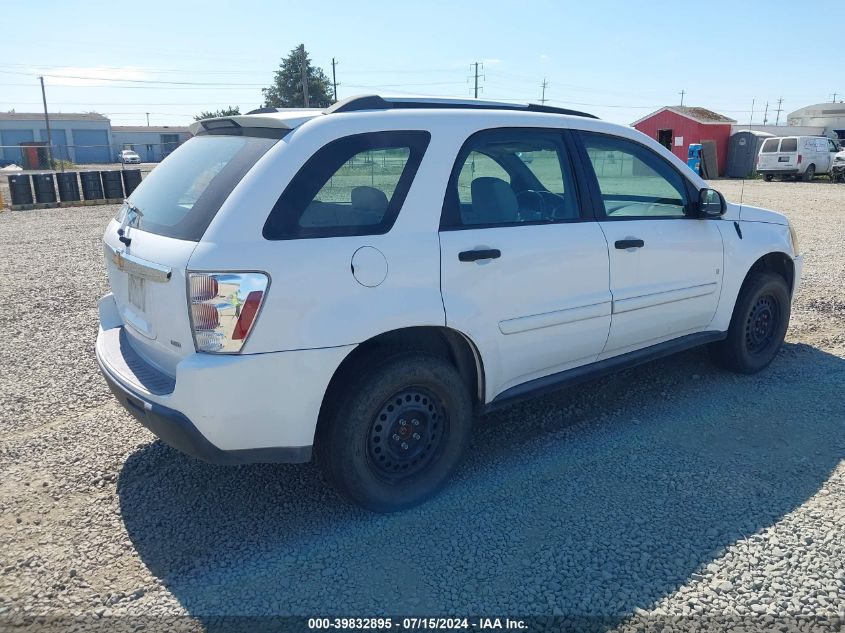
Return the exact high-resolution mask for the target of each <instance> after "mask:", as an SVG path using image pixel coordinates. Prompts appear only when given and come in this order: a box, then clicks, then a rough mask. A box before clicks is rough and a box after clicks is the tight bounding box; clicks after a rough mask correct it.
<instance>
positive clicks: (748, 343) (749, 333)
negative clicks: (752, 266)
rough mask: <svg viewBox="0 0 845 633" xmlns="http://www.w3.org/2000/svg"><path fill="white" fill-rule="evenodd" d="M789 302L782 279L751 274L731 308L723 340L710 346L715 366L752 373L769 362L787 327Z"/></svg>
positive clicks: (767, 275)
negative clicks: (732, 308)
mask: <svg viewBox="0 0 845 633" xmlns="http://www.w3.org/2000/svg"><path fill="white" fill-rule="evenodd" d="M790 303H791V301H790V295H789V287H788V286H787V284H786V280H784V278H783V277H781V276H780V275H776V274H774V273H751V274H750V275H749V277H748V278H747V279H746V280H745V283H744V284H743V287H742V290H741V291H740V296H739V297H738V299H737V302H736V305H735V306H734V312H733V316H732V317H731V325H730V327H729V328H728V332H727V336H726V338H725V340H724V341H720V342H719V343H716V344H715V345H713V346H712V350H713V352H714V355H715V358H716V360H717V361H718V362H719V364H721V365H722V366H724V367H726V368H728V369H731V370H733V371H737V372H740V373H743V374H753V373H755V372H758V371H760V370H761V369H763V368H764V367H766V366H767V365H768V364H769V363H771V362H772V360H773V359H774V358H775V356H777V353H778V352H779V351H780V348H781V346H782V345H783V339H784V337H785V336H786V330H787V328H788V327H789V313H790Z"/></svg>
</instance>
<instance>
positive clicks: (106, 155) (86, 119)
mask: <svg viewBox="0 0 845 633" xmlns="http://www.w3.org/2000/svg"><path fill="white" fill-rule="evenodd" d="M49 116H50V133H51V136H52V141H53V151H52V154H53V158H55V159H62V160H68V161H70V162H72V163H75V164H79V165H84V164H88V163H110V162H115V160H116V157H117V153H118V152H119V151H120V150H122V149H134V150H135V151H136V152H138V154H139V156H141V160H142V161H145V162H157V161H160V160H161V159H162V158H164V157H165V156H167V154H169V153H170V152H172V151H173V150H174V149H176V147H178V146H179V145H180V144H181V143H184V142H185V141H186V140H187V139H188V138H190V132H189V131H188V128H187V127H179V126H119V125H118V126H112V124H111V121H110V120H109V119H108V117H106V116H104V115H102V114H97V113H93V112H91V113H70V114H65V113H58V112H57V113H54V114H50V115H49ZM46 146H47V126H46V125H45V121H44V114H43V113H25V112H0V160H2V161H9V162H13V163H16V164H18V165H22V166H30V165H32V166H36V165H33V161H36V162H39V161H40V162H41V163H42V164H46V163H44V156H45V155H46V154H45V149H46Z"/></svg>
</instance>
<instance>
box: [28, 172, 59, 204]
mask: <svg viewBox="0 0 845 633" xmlns="http://www.w3.org/2000/svg"><path fill="white" fill-rule="evenodd" d="M32 188H33V189H34V190H35V201H36V202H55V201H56V181H55V180H53V174H32Z"/></svg>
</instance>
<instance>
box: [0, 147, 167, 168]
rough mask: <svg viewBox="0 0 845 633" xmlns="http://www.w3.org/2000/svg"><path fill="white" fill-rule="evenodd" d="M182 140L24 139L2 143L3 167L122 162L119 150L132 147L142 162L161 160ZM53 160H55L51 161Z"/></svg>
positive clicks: (0, 164) (0, 156)
mask: <svg viewBox="0 0 845 633" xmlns="http://www.w3.org/2000/svg"><path fill="white" fill-rule="evenodd" d="M180 144H181V143H179V142H175V141H174V142H169V143H133V144H125V143H124V144H116V143H111V144H108V145H63V144H60V145H56V144H54V145H51V146H48V145H47V143H37V142H35V143H21V144H19V145H0V168H2V167H5V166H8V165H17V166H19V167H21V168H22V169H25V170H44V169H53V170H55V171H64V170H68V169H75V168H76V167H77V166H80V165H109V164H117V163H122V162H123V161H121V159H120V158H119V154H120V153H121V152H122V151H123V150H131V151H133V152H135V153H136V154H137V155H138V161H139V162H141V163H158V162H161V161H162V160H164V159H165V158H166V157H167V156H168V155H170V153H171V152H173V150H175V149H176V148H177V147H179V145H180ZM51 161H52V164H51Z"/></svg>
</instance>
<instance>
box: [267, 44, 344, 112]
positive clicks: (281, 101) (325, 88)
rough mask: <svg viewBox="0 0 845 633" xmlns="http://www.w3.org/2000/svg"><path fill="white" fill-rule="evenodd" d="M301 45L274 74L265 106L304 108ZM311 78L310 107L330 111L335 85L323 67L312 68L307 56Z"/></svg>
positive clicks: (285, 59)
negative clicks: (333, 86) (328, 109)
mask: <svg viewBox="0 0 845 633" xmlns="http://www.w3.org/2000/svg"><path fill="white" fill-rule="evenodd" d="M302 50H303V49H302V45H300V46H297V47H296V48H294V49H293V50H292V51H291V52H290V53H289V54H288V56H287V57H285V58H284V59H282V63H281V64H279V70H277V71H276V72H275V73H274V74H273V84H272V85H271V86H270V87H269V88H263V89H262V90H261V92H263V93H264V106H265V107H270V108H301V107H303V106H304V105H305V100H304V99H303V96H302V67H301V63H302ZM305 63H306V69H307V70H306V73H307V76H308V106H309V107H311V108H327V107H328V106H330V105H331V104H332V101H333V99H332V97H331V94H332V84H331V82H330V81H329V78H328V77H326V74H325V73H324V72H323V69H322V68H318V67H317V66H313V65H312V64H311V60H310V59H309V58H308V54H307V53H306V55H305Z"/></svg>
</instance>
